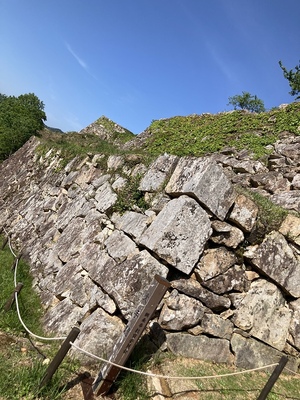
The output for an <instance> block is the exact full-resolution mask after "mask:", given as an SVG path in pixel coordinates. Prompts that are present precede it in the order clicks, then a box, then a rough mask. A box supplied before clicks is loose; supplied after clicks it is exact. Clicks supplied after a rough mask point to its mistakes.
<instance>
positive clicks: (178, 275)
mask: <svg viewBox="0 0 300 400" xmlns="http://www.w3.org/2000/svg"><path fill="white" fill-rule="evenodd" d="M38 145H39V140H38V139H37V138H32V139H31V140H30V141H28V142H27V143H26V144H25V145H24V146H23V148H22V149H20V150H19V151H18V152H16V153H15V154H14V155H12V156H11V157H10V158H9V159H8V160H6V161H5V162H3V163H2V164H1V165H0V176H1V180H0V229H1V228H3V227H4V228H5V229H6V230H7V231H8V232H9V234H10V235H11V237H12V242H13V246H14V247H15V248H16V249H18V250H19V251H21V250H22V252H23V254H24V257H25V258H26V260H27V261H28V263H29V265H30V269H31V273H32V275H33V277H34V287H35V290H37V291H38V293H39V294H40V297H41V301H42V304H43V307H44V309H45V316H44V320H43V323H44V326H45V329H46V331H48V332H49V334H50V333H51V334H66V333H68V332H69V331H70V329H71V327H72V326H73V325H75V324H79V325H80V330H81V333H80V335H79V337H78V339H77V345H78V346H80V347H82V348H84V349H85V350H87V351H90V352H92V353H94V354H96V355H99V356H108V355H109V354H110V351H111V349H112V346H113V345H114V342H115V341H116V339H117V338H118V337H119V335H120V334H121V332H122V331H123V329H124V327H125V324H126V322H127V321H128V319H129V318H130V317H131V315H132V314H133V312H134V310H135V309H136V307H137V306H138V304H139V302H140V300H141V298H142V296H143V294H144V292H145V291H146V290H147V288H148V287H149V285H150V283H151V282H152V280H153V277H154V275H155V274H159V275H161V276H162V277H164V278H167V279H168V280H169V281H170V282H171V289H170V290H169V291H168V293H167V294H166V296H165V298H164V300H163V302H162V303H161V304H160V306H159V308H158V310H157V312H156V314H155V315H154V316H153V320H152V322H151V324H150V327H149V332H148V334H149V337H150V338H151V340H152V341H153V343H156V344H157V347H161V349H166V348H168V349H169V350H170V351H172V352H174V353H175V354H179V355H183V356H186V357H194V358H199V359H203V360H212V361H214V362H220V363H231V364H235V365H237V366H238V367H242V368H251V367H257V366H262V365H265V364H268V363H273V362H276V361H278V359H279V358H280V357H281V355H282V353H285V354H288V356H289V367H290V368H292V369H293V370H295V371H296V370H297V368H298V365H299V360H300V356H299V351H300V247H299V246H300V219H299V217H298V216H297V215H295V213H294V212H295V211H296V212H299V211H300V183H299V182H300V164H299V156H300V138H299V137H294V136H292V135H288V136H287V135H286V136H284V137H283V138H282V139H281V140H280V141H278V142H277V143H275V144H274V146H273V148H272V150H273V152H272V154H271V155H270V156H269V160H268V163H267V165H265V164H262V163H261V162H260V161H255V160H253V159H251V157H250V156H249V155H248V154H247V153H245V152H243V151H242V152H237V151H235V150H234V149H227V150H226V151H224V152H222V153H218V154H213V155H211V156H207V157H203V158H195V157H191V158H190V157H183V158H179V157H176V156H172V155H168V154H164V155H162V156H160V157H158V158H157V159H156V160H155V161H154V162H153V163H152V165H150V166H149V167H146V166H145V165H143V164H141V163H139V157H136V158H134V156H132V157H133V158H132V160H131V163H130V166H128V165H127V164H126V160H125V158H124V157H122V156H110V157H109V159H108V160H107V166H106V167H105V168H103V162H99V160H102V161H103V156H102V155H101V154H99V155H96V156H87V157H86V158H85V159H84V160H79V159H76V158H75V159H74V160H72V161H71V162H70V163H69V164H68V165H67V166H65V167H62V166H61V157H60V154H59V153H56V152H54V151H53V150H49V151H48V153H46V154H44V155H42V154H41V153H40V152H39V151H38V150H37V147H38ZM133 160H135V162H132V161H133ZM134 176H135V177H138V176H140V183H139V190H140V191H141V192H142V193H143V196H144V198H145V200H146V201H147V202H148V204H149V207H148V209H147V210H145V211H142V210H141V209H139V208H138V207H137V206H136V207H133V208H132V210H130V211H126V212H125V213H123V214H121V213H118V212H116V211H114V206H115V205H116V203H117V201H118V198H119V196H120V193H122V188H124V187H126V185H127V183H128V180H129V179H130V178H132V177H134ZM236 184H239V185H242V186H244V187H248V188H251V189H252V190H254V191H257V192H259V193H260V194H262V195H264V196H266V197H268V198H269V199H270V200H271V201H273V202H274V203H276V204H278V205H281V206H283V207H285V208H286V209H288V210H289V211H290V213H289V214H288V216H287V218H286V220H285V221H284V222H283V223H282V225H281V227H280V229H279V231H273V232H271V233H269V234H267V235H266V236H265V237H264V238H263V240H262V241H261V242H259V243H253V242H252V243H250V242H249V237H250V235H251V233H252V232H253V230H254V229H255V225H256V222H257V215H258V207H257V205H256V204H255V203H254V202H253V201H252V200H250V199H249V198H248V197H247V196H246V195H242V194H238V192H237V191H236V190H235V185H236ZM158 330H160V336H161V337H163V338H164V340H163V341H158V340H157V337H158ZM155 332H156V333H155ZM154 333H155V334H154ZM76 356H77V357H79V358H81V359H82V360H83V361H85V362H92V360H91V359H88V358H87V357H86V356H83V355H82V354H78V353H76Z"/></svg>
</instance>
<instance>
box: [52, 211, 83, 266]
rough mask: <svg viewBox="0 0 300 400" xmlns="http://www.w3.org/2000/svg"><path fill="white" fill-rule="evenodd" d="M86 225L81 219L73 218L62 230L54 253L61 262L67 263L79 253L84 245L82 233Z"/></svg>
mask: <svg viewBox="0 0 300 400" xmlns="http://www.w3.org/2000/svg"><path fill="white" fill-rule="evenodd" d="M85 227H86V223H85V221H84V219H83V218H74V219H72V220H71V222H70V223H69V225H68V226H67V227H66V228H65V229H64V231H63V233H62V234H61V235H60V237H59V238H58V241H57V243H56V252H57V254H58V257H59V259H60V260H61V261H62V262H67V261H69V260H70V259H71V257H73V256H74V255H76V254H78V253H79V252H80V249H81V248H82V246H83V244H84V237H83V235H82V231H84V229H85Z"/></svg>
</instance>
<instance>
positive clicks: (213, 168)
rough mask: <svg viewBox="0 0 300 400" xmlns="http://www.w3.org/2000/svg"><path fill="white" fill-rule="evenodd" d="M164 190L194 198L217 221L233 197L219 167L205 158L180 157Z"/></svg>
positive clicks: (224, 213) (223, 215)
mask: <svg viewBox="0 0 300 400" xmlns="http://www.w3.org/2000/svg"><path fill="white" fill-rule="evenodd" d="M165 190H166V193H168V194H169V195H171V196H179V195H183V194H187V195H190V196H191V197H194V198H195V199H196V200H197V201H198V202H199V203H200V204H201V205H202V206H204V207H205V208H207V209H208V210H209V211H210V212H212V213H213V214H214V215H216V216H217V217H218V218H219V219H221V220H224V218H225V216H226V214H227V212H228V210H229V209H230V207H231V205H232V204H233V202H234V199H235V196H236V195H235V193H234V190H233V187H232V185H231V183H230V181H229V180H228V178H227V177H226V175H225V174H224V172H223V169H222V167H220V166H219V165H218V164H216V163H215V162H214V161H212V160H211V159H209V158H192V157H189V158H187V157H185V158H181V159H180V160H179V162H178V164H177V166H176V168H175V171H174V173H173V175H172V176H171V179H170V181H169V183H168V185H167V186H166V189H165Z"/></svg>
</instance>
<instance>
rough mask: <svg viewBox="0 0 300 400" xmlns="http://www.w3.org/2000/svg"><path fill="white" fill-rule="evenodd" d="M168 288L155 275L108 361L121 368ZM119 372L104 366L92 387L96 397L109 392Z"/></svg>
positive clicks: (116, 368) (166, 282)
mask: <svg viewBox="0 0 300 400" xmlns="http://www.w3.org/2000/svg"><path fill="white" fill-rule="evenodd" d="M169 287H170V282H168V281H167V280H166V279H164V278H162V277H161V276H158V275H155V277H154V280H153V282H152V283H151V285H150V287H149V289H148V291H147V293H146V294H145V296H144V298H143V299H142V301H141V302H140V305H139V306H138V307H137V309H136V310H135V312H134V313H133V315H132V317H131V319H130V320H129V322H128V324H127V326H126V328H125V330H124V332H123V333H122V335H121V336H120V337H119V339H118V340H117V342H116V344H115V346H114V348H113V351H112V354H111V356H110V358H109V361H111V362H113V363H115V364H118V365H121V366H123V365H124V364H125V363H126V361H127V360H128V358H129V356H130V354H131V352H132V350H133V349H134V346H135V345H136V343H137V341H138V339H139V338H140V336H141V334H142V333H143V331H144V329H145V328H146V326H147V324H148V322H149V320H150V318H151V317H152V315H153V313H154V311H155V310H156V308H157V306H158V305H159V303H160V301H161V300H162V298H163V297H164V295H165V293H166V291H167V289H168V288H169ZM119 372H120V368H119V367H116V366H113V365H111V364H109V363H107V364H105V365H104V367H103V368H102V370H101V371H100V373H99V375H98V377H97V378H96V379H95V382H94V385H93V390H94V392H95V393H96V395H97V396H99V395H104V394H106V393H107V392H108V391H109V389H110V388H111V386H112V384H113V383H114V381H115V380H116V378H117V376H118V374H119Z"/></svg>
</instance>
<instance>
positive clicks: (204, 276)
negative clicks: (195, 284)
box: [195, 246, 237, 281]
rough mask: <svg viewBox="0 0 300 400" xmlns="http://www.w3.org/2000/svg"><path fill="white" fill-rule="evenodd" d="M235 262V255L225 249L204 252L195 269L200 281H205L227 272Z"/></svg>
mask: <svg viewBox="0 0 300 400" xmlns="http://www.w3.org/2000/svg"><path fill="white" fill-rule="evenodd" d="M236 261H237V258H236V256H235V254H234V253H233V252H232V251H230V250H228V249H227V248H226V247H223V246H222V247H217V248H215V249H208V250H205V252H204V253H203V255H202V257H201V259H200V262H199V263H198V264H197V268H196V269H195V273H196V276H197V277H198V279H199V280H200V281H207V280H209V279H211V278H214V277H215V276H218V275H220V274H222V273H224V272H225V271H227V270H228V269H229V268H230V267H231V266H232V265H234V264H235V263H236Z"/></svg>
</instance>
